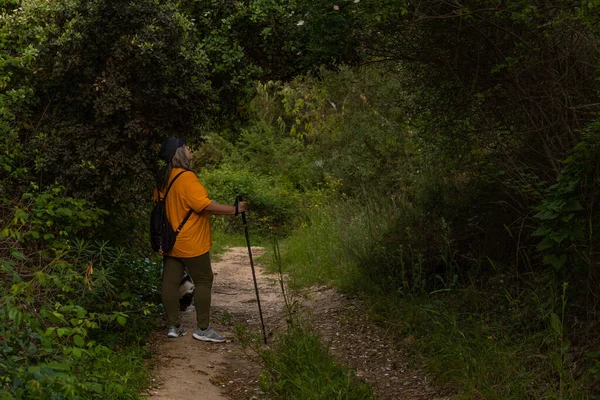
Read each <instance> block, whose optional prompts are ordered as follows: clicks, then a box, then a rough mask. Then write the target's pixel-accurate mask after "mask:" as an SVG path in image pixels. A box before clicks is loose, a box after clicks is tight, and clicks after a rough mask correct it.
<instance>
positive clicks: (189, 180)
mask: <svg viewBox="0 0 600 400" xmlns="http://www.w3.org/2000/svg"><path fill="white" fill-rule="evenodd" d="M181 171H184V169H183V168H173V170H172V171H171V176H170V177H169V183H170V182H171V180H172V179H173V178H174V177H175V176H176V175H177V174H178V173H180V172H181ZM167 187H168V185H167ZM160 195H161V197H162V196H164V192H161V194H160ZM156 196H157V189H156V188H155V189H154V200H156V198H157V197H156ZM210 203H211V200H210V199H209V198H208V192H207V191H206V188H205V187H204V186H203V185H202V183H200V180H199V179H198V177H197V176H196V174H195V173H193V172H190V171H186V172H184V173H183V174H181V176H179V178H177V180H176V181H175V182H174V183H173V186H171V190H169V194H168V195H167V199H166V201H165V206H166V208H167V218H168V219H169V222H170V223H171V226H172V227H173V230H176V229H177V227H178V226H179V224H181V221H183V219H184V218H185V216H186V215H187V213H188V211H190V210H194V212H193V213H192V214H191V215H190V218H189V219H188V220H187V222H186V223H185V225H184V226H183V229H181V232H179V235H177V240H176V241H175V246H173V249H172V250H171V252H169V253H166V254H167V255H168V256H171V257H180V258H189V257H197V256H200V255H202V254H205V253H207V252H209V251H210V247H211V246H212V231H211V229H210V215H209V214H208V212H206V211H204V209H205V208H206V206H208V205H209V204H210Z"/></svg>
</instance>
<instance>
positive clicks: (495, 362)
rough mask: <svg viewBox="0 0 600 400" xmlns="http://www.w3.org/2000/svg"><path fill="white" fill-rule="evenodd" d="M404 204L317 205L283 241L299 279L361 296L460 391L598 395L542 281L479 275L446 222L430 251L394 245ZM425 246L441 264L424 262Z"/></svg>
mask: <svg viewBox="0 0 600 400" xmlns="http://www.w3.org/2000/svg"><path fill="white" fill-rule="evenodd" d="M404 211H405V210H403V209H402V208H401V207H397V206H396V207H395V206H394V205H393V204H387V205H386V204H383V205H378V204H376V203H370V204H365V203H362V206H361V207H356V204H353V203H342V204H337V205H334V206H330V207H326V208H325V209H316V210H313V211H312V212H311V216H310V223H308V224H306V226H304V227H302V228H301V229H299V230H298V231H297V232H295V233H293V234H292V235H291V236H290V237H288V238H287V240H286V241H285V242H284V244H283V268H284V270H285V271H286V272H287V273H288V274H289V275H290V282H291V284H292V286H293V287H296V288H302V287H306V286H310V285H313V284H317V283H324V284H330V285H334V286H337V287H338V288H341V289H342V290H345V291H354V292H356V293H361V294H362V295H363V296H365V297H366V298H367V299H368V302H367V303H368V304H370V305H371V306H372V308H371V312H372V318H373V320H377V321H379V322H382V323H384V324H386V325H387V326H388V327H389V331H390V332H391V333H392V334H394V335H395V336H396V337H397V338H398V339H399V340H403V339H408V340H406V341H405V342H406V343H411V344H410V345H407V350H408V353H411V354H412V356H413V357H415V360H418V362H419V363H421V364H422V365H423V366H424V368H425V369H426V370H427V371H428V373H429V374H430V375H431V376H432V377H433V378H434V381H435V382H437V383H438V384H440V386H444V387H446V389H448V390H451V391H453V392H455V393H456V396H457V398H460V399H467V398H468V399H491V400H493V399H498V400H500V399H559V398H569V399H584V398H588V397H587V396H588V395H587V394H586V382H585V379H586V378H585V376H579V377H578V378H573V376H574V375H573V372H572V370H573V368H574V366H573V365H572V363H569V359H568V357H567V356H566V354H565V352H566V349H565V348H564V346H565V343H566V337H565V335H566V333H565V332H564V331H563V330H561V329H559V328H560V327H558V326H557V324H556V318H551V316H552V314H551V313H549V312H548V311H544V310H548V309H549V308H548V306H547V305H546V304H544V303H543V301H542V300H541V299H547V298H548V293H546V292H545V290H546V289H545V286H544V285H543V284H542V282H541V281H540V280H539V279H538V281H536V280H535V279H534V277H532V276H527V277H524V276H521V277H515V276H512V275H511V268H509V267H508V266H506V267H502V266H495V268H497V270H496V274H495V275H494V276H493V277H489V278H487V279H480V280H479V281H474V280H469V279H468V276H469V275H470V274H469V271H465V270H464V266H463V267H462V268H463V270H459V269H460V267H459V265H458V264H457V262H456V260H455V259H454V257H455V255H454V254H455V252H454V251H453V249H452V243H451V241H450V240H449V239H448V238H447V237H446V236H445V230H444V223H443V221H442V222H441V223H440V224H439V226H437V227H433V228H432V231H433V232H434V233H435V234H436V235H438V237H437V238H434V239H432V240H430V241H429V247H428V248H427V247H420V245H419V242H418V240H414V238H413V241H412V242H411V241H408V242H405V243H407V244H406V245H398V248H396V249H391V251H390V248H389V245H388V244H387V243H386V237H387V236H388V235H390V234H394V235H397V234H398V232H399V229H398V224H400V225H402V226H404V227H405V228H406V229H404V232H406V234H407V235H411V234H412V233H411V231H410V222H411V218H412V216H411V215H410V214H407V215H406V216H403V214H402V213H403V212H404ZM409 212H410V211H409ZM395 239H397V238H395ZM400 242H401V241H400ZM411 243H414V246H413V245H411ZM432 249H433V251H436V252H437V253H438V254H437V256H436V255H435V254H434V255H432V254H431V251H432ZM424 251H430V253H429V254H428V257H429V258H430V259H431V258H433V259H435V260H437V263H438V264H439V266H440V268H439V269H438V270H436V269H431V266H430V265H425V264H424V261H423V260H424V259H425V256H424V255H423V252H424ZM448 271H450V272H448ZM385 272H387V273H388V275H387V276H386V275H385ZM459 276H460V277H466V278H464V279H463V280H462V281H460V278H457V277H459ZM457 279H458V280H457ZM519 279H520V281H519V282H517V280H519ZM388 283H389V284H388ZM517 283H518V285H517ZM517 287H518V288H519V289H518V290H517V289H515V288H517ZM550 309H552V307H551V306H550ZM561 326H562V325H561ZM561 346H562V347H561ZM557 355H559V356H560V357H559V358H560V360H559V361H560V362H557ZM565 377H569V378H570V379H565Z"/></svg>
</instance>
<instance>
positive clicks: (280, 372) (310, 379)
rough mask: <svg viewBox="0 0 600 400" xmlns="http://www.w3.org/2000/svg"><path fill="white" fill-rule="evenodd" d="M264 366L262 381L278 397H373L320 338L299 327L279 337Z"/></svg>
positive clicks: (358, 399) (289, 399) (337, 399)
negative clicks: (335, 359)
mask: <svg viewBox="0 0 600 400" xmlns="http://www.w3.org/2000/svg"><path fill="white" fill-rule="evenodd" d="M262 358H263V361H264V365H265V369H264V371H263V374H262V375H261V378H260V382H261V386H262V388H263V390H264V391H265V392H266V393H267V394H268V395H271V396H272V398H275V399H282V400H283V399H285V400H306V399H327V400H370V399H374V397H373V395H372V393H371V390H370V388H369V387H368V386H367V385H366V384H362V383H359V382H358V381H357V379H356V377H355V375H354V373H353V372H350V371H348V370H347V369H346V368H344V367H343V366H341V365H340V364H339V363H337V362H335V361H334V360H333V359H332V358H331V356H330V354H329V352H328V350H327V349H326V348H324V347H323V346H322V344H321V341H320V340H319V337H318V336H317V335H316V334H315V333H313V332H311V331H310V330H307V329H304V328H300V327H298V326H296V327H292V328H290V329H289V331H288V333H287V334H284V335H281V336H279V337H278V340H277V342H276V345H275V347H274V348H273V349H272V350H264V351H263V352H262Z"/></svg>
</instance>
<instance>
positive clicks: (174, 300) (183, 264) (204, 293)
mask: <svg viewBox="0 0 600 400" xmlns="http://www.w3.org/2000/svg"><path fill="white" fill-rule="evenodd" d="M184 268H185V269H187V271H188V273H189V274H190V277H191V278H192V281H193V282H194V286H195V287H196V289H195V290H194V307H196V320H197V323H198V328H200V329H202V330H204V329H206V328H208V325H209V324H210V301H211V290H212V284H213V272H212V268H211V266H210V254H209V253H205V254H202V255H201V256H198V257H192V258H175V257H169V256H165V257H164V259H163V278H162V296H161V297H162V302H163V305H164V307H165V312H166V313H167V319H168V320H169V325H179V284H180V283H181V278H183V269H184Z"/></svg>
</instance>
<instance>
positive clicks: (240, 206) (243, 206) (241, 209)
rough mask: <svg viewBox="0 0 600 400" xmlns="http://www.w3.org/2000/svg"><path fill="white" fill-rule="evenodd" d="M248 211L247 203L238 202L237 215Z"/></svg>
mask: <svg viewBox="0 0 600 400" xmlns="http://www.w3.org/2000/svg"><path fill="white" fill-rule="evenodd" d="M246 211H248V203H247V202H245V201H240V202H239V203H238V214H239V213H243V212H246Z"/></svg>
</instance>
